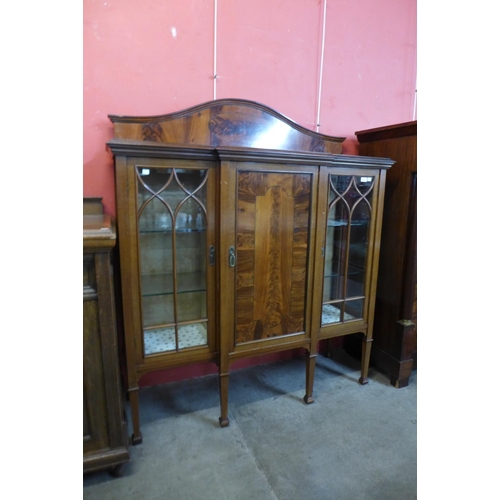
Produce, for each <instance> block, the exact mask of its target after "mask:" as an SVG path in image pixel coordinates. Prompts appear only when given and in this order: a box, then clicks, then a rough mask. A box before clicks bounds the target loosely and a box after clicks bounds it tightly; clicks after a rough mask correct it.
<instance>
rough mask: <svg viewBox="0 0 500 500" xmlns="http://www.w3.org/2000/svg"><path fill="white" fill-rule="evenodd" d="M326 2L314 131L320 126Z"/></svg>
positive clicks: (324, 13) (324, 3)
mask: <svg viewBox="0 0 500 500" xmlns="http://www.w3.org/2000/svg"><path fill="white" fill-rule="evenodd" d="M326 2H327V0H323V26H322V33H321V55H320V61H319V85H318V110H317V111H318V112H317V115H316V132H319V127H320V126H321V124H320V121H319V117H320V111H321V86H322V83H323V59H324V57H325V31H326Z"/></svg>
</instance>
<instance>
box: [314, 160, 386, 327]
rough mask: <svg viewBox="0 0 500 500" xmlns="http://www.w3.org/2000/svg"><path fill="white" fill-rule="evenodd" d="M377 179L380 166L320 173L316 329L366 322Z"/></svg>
mask: <svg viewBox="0 0 500 500" xmlns="http://www.w3.org/2000/svg"><path fill="white" fill-rule="evenodd" d="M378 181H379V176H378V172H377V171H375V172H371V171H363V170H358V171H352V170H351V171H349V170H339V169H335V170H334V169H326V168H325V169H324V170H323V171H322V172H321V181H320V183H321V189H320V191H321V192H320V201H319V206H320V209H319V210H318V213H319V217H318V242H319V243H321V245H320V246H321V248H320V249H319V252H320V255H318V256H317V257H318V263H321V264H320V265H318V266H317V268H316V283H317V287H316V293H317V295H316V299H315V312H316V318H315V328H321V329H326V330H328V329H329V330H331V328H329V327H333V326H336V327H338V326H339V325H341V326H342V325H344V326H345V327H346V328H349V325H350V324H351V325H352V324H354V323H356V324H357V325H360V323H361V324H362V325H365V324H366V323H367V322H368V317H367V316H368V299H369V290H370V278H371V264H372V261H373V243H372V242H373V238H374V231H375V223H374V217H375V215H376V211H375V209H374V207H376V205H377V189H378V188H377V186H378ZM319 294H321V296H320V297H319ZM318 312H319V314H318ZM339 332H343V333H345V331H344V330H342V328H340V329H339Z"/></svg>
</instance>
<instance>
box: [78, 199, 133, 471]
mask: <svg viewBox="0 0 500 500" xmlns="http://www.w3.org/2000/svg"><path fill="white" fill-rule="evenodd" d="M83 213H84V215H83V472H90V471H96V470H100V469H110V470H111V471H113V472H114V473H117V472H118V470H119V468H120V466H121V465H122V464H123V463H124V462H126V461H128V460H129V451H128V432H127V424H126V421H125V413H124V408H123V404H122V394H121V392H122V389H121V384H120V375H119V362H118V345H117V336H116V325H115V307H114V290H113V275H112V267H111V252H112V250H113V248H114V246H115V243H116V232H115V227H114V221H113V219H112V218H111V217H110V216H109V215H105V214H103V213H102V204H101V202H100V199H95V198H94V199H84V212H83Z"/></svg>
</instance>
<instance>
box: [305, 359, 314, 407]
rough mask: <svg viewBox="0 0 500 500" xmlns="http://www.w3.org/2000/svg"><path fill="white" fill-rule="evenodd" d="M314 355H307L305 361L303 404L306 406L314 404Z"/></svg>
mask: <svg viewBox="0 0 500 500" xmlns="http://www.w3.org/2000/svg"><path fill="white" fill-rule="evenodd" d="M316 356H317V355H316V354H311V353H310V352H308V353H307V359H306V394H305V396H304V402H305V403H306V404H308V405H309V404H311V403H314V398H313V385H314V370H315V368H316Z"/></svg>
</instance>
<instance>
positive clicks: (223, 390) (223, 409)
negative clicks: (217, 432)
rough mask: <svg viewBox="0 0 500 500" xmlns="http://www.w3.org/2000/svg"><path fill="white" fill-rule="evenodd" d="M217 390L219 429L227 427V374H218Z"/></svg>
mask: <svg viewBox="0 0 500 500" xmlns="http://www.w3.org/2000/svg"><path fill="white" fill-rule="evenodd" d="M219 390H220V415H221V416H220V417H219V423H220V426H221V427H227V426H228V425H229V418H228V399H229V373H220V374H219Z"/></svg>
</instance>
